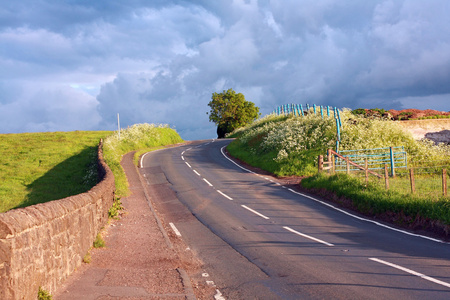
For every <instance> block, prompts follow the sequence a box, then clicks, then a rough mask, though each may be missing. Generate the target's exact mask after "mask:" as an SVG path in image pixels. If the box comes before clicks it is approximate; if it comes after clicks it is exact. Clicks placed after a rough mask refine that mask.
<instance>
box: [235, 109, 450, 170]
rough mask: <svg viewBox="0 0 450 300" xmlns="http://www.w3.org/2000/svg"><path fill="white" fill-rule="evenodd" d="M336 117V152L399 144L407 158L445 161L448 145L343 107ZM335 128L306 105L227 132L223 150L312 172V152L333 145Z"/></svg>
mask: <svg viewBox="0 0 450 300" xmlns="http://www.w3.org/2000/svg"><path fill="white" fill-rule="evenodd" d="M340 115H341V120H342V127H341V141H340V150H350V149H370V148H384V147H397V146H404V147H405V150H406V152H407V153H408V157H409V158H410V161H412V162H414V160H418V159H421V160H423V159H428V160H440V161H442V160H446V161H449V157H450V146H448V145H443V144H440V145H435V144H434V143H433V142H431V141H428V140H423V141H416V140H414V138H413V136H412V135H411V134H410V133H408V132H405V131H404V130H403V129H402V128H401V127H400V126H398V124H397V123H396V122H394V121H390V120H386V119H370V118H364V117H361V116H355V115H354V114H352V113H351V111H350V110H349V109H343V110H342V111H341V112H340ZM336 132H337V128H336V121H335V119H334V117H333V116H330V117H328V116H323V117H322V116H321V115H320V114H314V113H313V112H312V109H311V110H310V111H309V113H308V114H307V115H306V116H303V117H295V116H276V115H275V114H272V115H267V116H265V117H264V118H261V119H259V120H258V121H256V122H254V123H252V124H250V125H248V126H246V127H244V128H240V129H238V130H236V131H235V132H233V133H232V134H231V135H230V136H231V137H238V139H237V140H236V141H235V142H233V143H232V144H231V145H230V148H229V151H231V152H233V151H234V152H235V154H236V155H237V157H238V158H241V159H244V160H249V162H250V163H251V164H253V165H255V166H258V167H261V168H265V169H266V170H268V171H271V172H273V173H275V174H276V175H280V176H289V175H301V176H304V175H312V174H314V173H315V172H316V160H317V155H319V154H325V153H326V150H327V149H329V148H334V147H335V143H336V140H337V133H336ZM238 149H239V150H238ZM449 163H450V161H449Z"/></svg>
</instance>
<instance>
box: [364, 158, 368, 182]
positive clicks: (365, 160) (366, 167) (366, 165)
mask: <svg viewBox="0 0 450 300" xmlns="http://www.w3.org/2000/svg"><path fill="white" fill-rule="evenodd" d="M364 171H365V173H366V186H367V185H368V184H369V163H368V162H367V158H365V159H364Z"/></svg>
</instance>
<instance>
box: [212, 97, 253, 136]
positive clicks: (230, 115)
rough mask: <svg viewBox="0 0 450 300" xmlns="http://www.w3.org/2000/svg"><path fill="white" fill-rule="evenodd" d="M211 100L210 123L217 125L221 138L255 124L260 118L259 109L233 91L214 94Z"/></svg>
mask: <svg viewBox="0 0 450 300" xmlns="http://www.w3.org/2000/svg"><path fill="white" fill-rule="evenodd" d="M211 99H212V100H211V101H210V102H209V103H208V106H209V107H210V108H211V110H210V112H209V121H210V122H214V123H215V124H216V125H217V136H218V137H219V138H223V137H225V134H227V133H230V132H232V131H233V130H235V129H236V128H239V127H242V126H245V125H246V124H249V123H251V122H253V121H254V120H256V119H257V118H258V117H259V116H260V113H259V107H256V106H255V104H254V103H253V102H250V101H246V100H245V97H244V95H243V94H241V93H236V92H235V91H233V89H229V90H227V91H225V90H224V91H223V92H222V93H213V94H212V97H211Z"/></svg>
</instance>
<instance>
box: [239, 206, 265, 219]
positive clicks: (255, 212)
mask: <svg viewBox="0 0 450 300" xmlns="http://www.w3.org/2000/svg"><path fill="white" fill-rule="evenodd" d="M241 206H242V207H243V208H245V209H247V210H249V211H251V212H252V213H254V214H255V215H258V216H260V217H261V218H264V219H266V220H269V219H270V218H269V217H266V216H265V215H263V214H261V213H259V212H257V211H256V210H253V209H251V208H250V207H248V206H246V205H241Z"/></svg>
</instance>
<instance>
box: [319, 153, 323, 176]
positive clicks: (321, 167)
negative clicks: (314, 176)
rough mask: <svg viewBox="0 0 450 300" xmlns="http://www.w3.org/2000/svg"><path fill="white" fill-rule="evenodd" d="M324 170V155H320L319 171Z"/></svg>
mask: <svg viewBox="0 0 450 300" xmlns="http://www.w3.org/2000/svg"><path fill="white" fill-rule="evenodd" d="M322 171H323V155H319V173H320V172H322Z"/></svg>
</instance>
